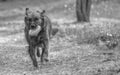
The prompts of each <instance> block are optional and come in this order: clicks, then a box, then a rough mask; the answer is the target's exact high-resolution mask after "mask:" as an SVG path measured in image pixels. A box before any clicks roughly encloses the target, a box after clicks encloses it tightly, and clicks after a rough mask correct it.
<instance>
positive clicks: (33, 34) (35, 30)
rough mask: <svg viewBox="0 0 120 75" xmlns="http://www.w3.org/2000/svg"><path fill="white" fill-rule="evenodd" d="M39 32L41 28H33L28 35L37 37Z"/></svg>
mask: <svg viewBox="0 0 120 75" xmlns="http://www.w3.org/2000/svg"><path fill="white" fill-rule="evenodd" d="M40 31H41V26H35V27H33V29H30V31H29V35H31V36H37V35H38V33H39V32H40Z"/></svg>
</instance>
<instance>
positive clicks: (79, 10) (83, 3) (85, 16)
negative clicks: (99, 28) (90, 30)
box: [76, 0, 91, 22]
mask: <svg viewBox="0 0 120 75" xmlns="http://www.w3.org/2000/svg"><path fill="white" fill-rule="evenodd" d="M90 9H91V0H76V16H77V21H78V22H89V17H90Z"/></svg>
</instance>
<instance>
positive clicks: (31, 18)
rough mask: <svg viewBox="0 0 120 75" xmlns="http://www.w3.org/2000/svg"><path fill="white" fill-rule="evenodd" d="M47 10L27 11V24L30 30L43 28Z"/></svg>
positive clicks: (27, 9)
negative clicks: (38, 27)
mask: <svg viewBox="0 0 120 75" xmlns="http://www.w3.org/2000/svg"><path fill="white" fill-rule="evenodd" d="M44 13H45V10H38V9H29V8H26V10H25V23H26V24H27V25H28V26H29V28H30V29H34V28H36V27H37V26H41V24H42V20H43V17H44Z"/></svg>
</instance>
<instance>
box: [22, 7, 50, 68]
mask: <svg viewBox="0 0 120 75" xmlns="http://www.w3.org/2000/svg"><path fill="white" fill-rule="evenodd" d="M24 21H25V30H24V31H25V37H26V40H27V43H28V45H29V48H28V52H29V55H30V57H31V59H32V61H33V65H34V67H38V62H37V59H36V55H37V56H38V57H40V56H41V63H43V62H47V61H49V60H48V49H49V39H50V38H51V34H52V25H51V21H50V19H49V18H48V17H47V16H46V15H45V11H44V10H43V11H40V10H36V9H35V10H31V9H29V8H26V11H25V19H24ZM32 25H33V26H34V27H36V26H38V25H39V26H40V27H41V30H40V32H39V33H38V35H37V36H31V35H29V31H30V30H32ZM39 48H42V53H41V55H40V52H39ZM36 51H37V53H36Z"/></svg>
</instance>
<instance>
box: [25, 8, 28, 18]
mask: <svg viewBox="0 0 120 75" xmlns="http://www.w3.org/2000/svg"><path fill="white" fill-rule="evenodd" d="M28 11H29V8H26V9H25V15H26V16H27V15H28Z"/></svg>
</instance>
